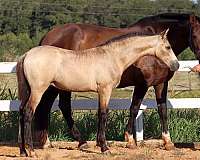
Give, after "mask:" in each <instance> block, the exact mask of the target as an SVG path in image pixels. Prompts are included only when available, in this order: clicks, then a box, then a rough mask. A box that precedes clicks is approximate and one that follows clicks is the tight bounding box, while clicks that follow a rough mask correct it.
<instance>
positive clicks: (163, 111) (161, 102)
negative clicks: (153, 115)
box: [154, 82, 174, 150]
mask: <svg viewBox="0 0 200 160" xmlns="http://www.w3.org/2000/svg"><path fill="white" fill-rule="evenodd" d="M167 88H168V82H165V83H162V84H159V85H156V86H154V89H155V94H156V101H157V106H158V113H159V116H160V122H161V128H162V139H163V141H164V146H165V148H166V150H172V149H174V144H173V143H172V141H171V138H170V133H169V130H168V124H167Z"/></svg>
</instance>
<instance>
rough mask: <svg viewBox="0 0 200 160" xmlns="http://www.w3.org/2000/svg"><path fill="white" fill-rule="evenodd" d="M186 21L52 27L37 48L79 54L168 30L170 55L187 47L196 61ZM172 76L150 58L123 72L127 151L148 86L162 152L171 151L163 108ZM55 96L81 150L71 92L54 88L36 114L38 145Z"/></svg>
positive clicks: (171, 17) (163, 17)
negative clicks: (127, 93)
mask: <svg viewBox="0 0 200 160" xmlns="http://www.w3.org/2000/svg"><path fill="white" fill-rule="evenodd" d="M197 18H198V17H197ZM190 19H191V20H192V19H194V16H193V15H190V14H176V13H175V14H172V13H166V14H159V15H156V16H150V17H145V18H143V19H141V20H139V21H138V22H136V23H135V24H133V25H131V26H130V27H128V28H121V29H115V28H107V27H100V26H95V25H89V24H66V25H63V26H58V27H55V28H53V29H52V30H51V31H49V32H48V33H47V34H46V35H45V36H44V37H43V39H42V40H41V43H40V45H47V44H48V45H53V46H57V47H61V48H66V49H72V50H82V49H86V48H92V47H95V46H98V45H99V44H102V43H104V42H105V41H107V40H109V39H110V38H112V37H114V36H117V35H120V34H125V33H127V32H133V31H137V32H147V33H159V32H161V31H163V30H164V29H166V28H169V33H168V39H169V42H170V44H171V46H172V49H173V51H174V53H175V54H176V55H179V54H180V53H181V52H182V51H183V50H185V49H186V48H187V47H190V48H191V49H192V51H194V52H195V54H196V57H197V58H198V59H200V53H199V52H196V51H197V50H199V48H195V47H197V46H195V45H193V44H195V43H196V42H195V40H196V39H194V38H193V37H192V25H191V23H192V22H193V21H191V23H190ZM198 20H199V18H198ZM173 74H174V73H173V72H170V71H169V69H168V68H167V67H166V66H165V65H164V64H163V63H162V62H161V61H159V59H156V58H154V57H151V56H145V57H143V58H141V59H140V60H138V61H137V62H136V64H134V65H132V66H131V67H129V68H128V69H127V70H126V71H125V72H124V74H123V76H122V79H121V82H120V84H119V86H118V88H122V87H127V86H135V89H134V93H133V98H132V103H131V107H130V119H129V121H128V125H127V131H126V133H125V138H126V139H127V140H128V144H127V146H128V147H130V148H134V147H135V146H136V137H135V127H134V124H135V118H136V116H137V114H138V110H139V107H140V104H141V102H142V100H143V98H144V95H145V94H146V92H147V90H148V87H150V86H154V89H155V94H156V101H157V105H158V113H159V116H160V121H161V127H162V138H163V140H164V144H165V147H166V149H170V148H172V147H173V143H172V142H171V139H170V135H169V131H168V124H167V105H166V99H167V88H168V80H169V79H170V78H171V77H172V76H173ZM58 94H59V107H60V109H61V111H62V113H63V116H64V118H65V119H66V121H67V124H68V126H69V129H70V131H71V132H72V134H73V135H74V138H75V139H77V140H78V141H79V146H81V145H82V144H84V142H83V141H81V136H80V133H79V131H78V130H77V129H76V127H75V126H74V121H73V119H72V116H71V92H66V91H62V90H58V89H56V88H54V87H49V88H48V90H47V91H46V92H45V94H44V95H43V97H42V100H41V102H40V104H39V107H38V109H37V111H36V114H35V121H36V124H37V126H36V130H37V132H36V137H37V138H38V139H39V141H40V143H42V144H44V143H45V142H48V136H47V129H48V116H49V114H48V113H49V112H50V109H51V106H52V104H53V102H54V100H55V98H56V97H57V95H58ZM41 106H45V107H41ZM40 119H42V120H40Z"/></svg>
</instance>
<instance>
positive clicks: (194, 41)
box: [189, 15, 200, 60]
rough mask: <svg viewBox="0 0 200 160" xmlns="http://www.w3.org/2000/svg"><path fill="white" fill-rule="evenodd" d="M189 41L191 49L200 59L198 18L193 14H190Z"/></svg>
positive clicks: (199, 24)
mask: <svg viewBox="0 0 200 160" xmlns="http://www.w3.org/2000/svg"><path fill="white" fill-rule="evenodd" d="M189 43H190V47H191V49H192V51H193V52H194V53H196V57H197V58H198V60H200V20H199V19H198V18H197V17H196V16H195V15H190V38H189Z"/></svg>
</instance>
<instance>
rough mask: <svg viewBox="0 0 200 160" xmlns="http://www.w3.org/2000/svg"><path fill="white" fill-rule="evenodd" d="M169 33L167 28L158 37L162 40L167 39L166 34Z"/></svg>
mask: <svg viewBox="0 0 200 160" xmlns="http://www.w3.org/2000/svg"><path fill="white" fill-rule="evenodd" d="M168 32H169V28H167V29H166V30H164V31H162V32H161V33H160V36H161V38H162V39H167V33H168Z"/></svg>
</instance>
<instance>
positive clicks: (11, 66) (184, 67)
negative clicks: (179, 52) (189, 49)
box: [0, 60, 199, 73]
mask: <svg viewBox="0 0 200 160" xmlns="http://www.w3.org/2000/svg"><path fill="white" fill-rule="evenodd" d="M16 64H17V62H0V73H15V72H16ZM179 64H180V67H179V70H178V71H190V69H189V67H194V66H195V65H197V64H199V61H198V60H192V61H179Z"/></svg>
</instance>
